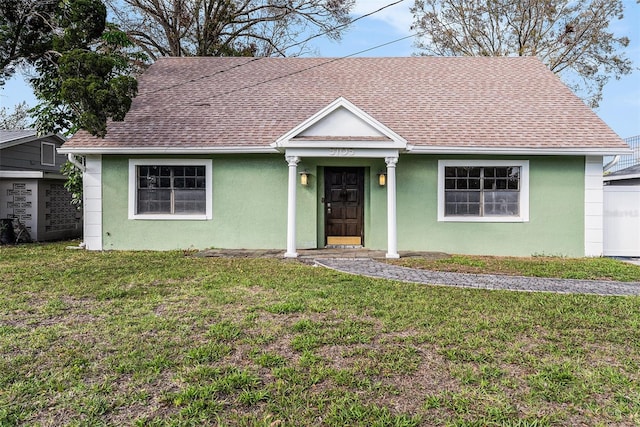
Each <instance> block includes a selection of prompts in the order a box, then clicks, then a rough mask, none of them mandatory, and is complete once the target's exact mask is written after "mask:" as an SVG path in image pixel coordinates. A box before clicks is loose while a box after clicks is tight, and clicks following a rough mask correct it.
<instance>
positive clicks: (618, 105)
mask: <svg viewBox="0 0 640 427" xmlns="http://www.w3.org/2000/svg"><path fill="white" fill-rule="evenodd" d="M389 3H392V0H357V1H356V5H355V7H354V10H353V13H352V16H354V17H357V16H361V15H364V14H367V13H370V12H373V11H375V10H377V9H379V8H381V7H383V6H385V5H387V4H389ZM623 3H624V5H625V16H624V19H623V20H621V21H615V22H613V23H612V25H611V29H612V30H613V32H614V33H615V34H616V35H624V36H627V37H629V38H630V39H631V43H630V44H629V46H628V47H627V48H626V55H627V57H629V58H630V59H631V60H632V61H633V72H632V73H631V74H629V75H626V76H623V77H622V78H620V79H619V80H614V79H612V80H610V81H609V82H608V83H607V85H606V86H605V88H604V96H603V100H602V101H601V102H600V106H599V107H598V108H597V109H596V110H595V112H596V114H598V116H600V118H601V119H602V120H603V121H604V122H605V123H607V124H608V125H609V127H611V128H612V129H613V130H614V131H615V132H616V133H617V134H618V135H619V136H620V137H622V138H627V137H631V136H636V135H640V4H638V3H636V0H623ZM412 4H413V0H404V1H403V2H402V3H399V4H397V5H395V6H392V7H389V8H387V9H385V10H383V11H381V12H379V13H376V14H374V15H372V16H369V17H366V18H363V19H361V20H359V21H357V22H355V23H354V24H353V25H352V26H351V27H350V28H349V29H348V31H347V32H346V33H345V34H344V36H343V37H342V39H341V40H340V41H333V40H327V39H325V40H322V39H316V40H317V41H316V40H314V42H313V43H314V47H315V51H314V53H313V55H314V56H324V57H343V56H349V55H354V54H357V56H411V55H412V54H415V53H416V52H417V49H416V48H414V46H413V41H414V40H413V38H409V39H405V40H402V41H399V42H397V43H391V44H388V45H386V46H382V47H379V48H376V49H373V50H368V49H371V48H374V47H376V46H379V45H382V44H385V43H389V42H391V41H394V40H398V39H400V38H403V37H407V36H409V35H410V34H411V31H410V27H411V23H412V16H411V12H410V10H409V8H410V7H411V5H412ZM365 51H366V52H365ZM359 52H362V53H359ZM22 101H26V102H27V104H29V105H30V106H34V105H35V104H36V103H37V102H36V99H35V98H34V96H33V93H32V92H31V90H30V89H29V87H28V85H27V84H26V83H25V81H24V78H22V77H21V76H15V77H14V78H12V79H11V80H10V81H9V82H7V83H6V84H5V86H4V87H1V88H0V107H7V108H9V109H12V108H13V106H14V105H15V104H17V103H19V102H22Z"/></svg>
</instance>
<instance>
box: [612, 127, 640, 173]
mask: <svg viewBox="0 0 640 427" xmlns="http://www.w3.org/2000/svg"><path fill="white" fill-rule="evenodd" d="M624 142H626V143H627V144H628V145H629V147H630V148H631V149H632V150H633V153H632V154H626V155H624V156H620V160H619V161H618V163H616V164H615V165H614V166H613V167H612V168H611V169H608V170H607V172H615V171H619V170H622V169H626V168H628V167H631V166H635V165H637V164H639V163H640V135H636V136H631V137H629V138H625V139H624ZM612 159H613V157H606V158H605V159H604V163H605V164H607V163H608V162H610V161H611V160H612Z"/></svg>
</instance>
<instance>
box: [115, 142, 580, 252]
mask: <svg viewBox="0 0 640 427" xmlns="http://www.w3.org/2000/svg"><path fill="white" fill-rule="evenodd" d="M145 158H149V157H148V156H147V157H145ZM165 158H166V157H165ZM185 158H186V157H185ZM188 158H198V157H197V156H195V157H194V156H190V157H188ZM200 158H205V157H200ZM206 158H211V159H212V162H213V166H212V171H213V177H212V178H213V218H212V219H211V220H201V221H200V220H198V221H188V220H179V221H177V220H139V219H137V220H129V219H128V157H125V156H103V165H102V179H103V188H102V191H103V207H102V208H103V230H102V234H103V247H104V249H161V250H166V249H178V248H181V249H187V248H195V249H203V248H229V249H232V248H248V249H282V250H284V248H285V246H286V233H287V177H288V167H287V163H286V161H285V159H284V156H283V155H279V154H278V155H251V156H248V155H242V156H241V155H217V156H211V157H206ZM461 158H466V159H486V160H502V159H505V160H506V159H511V160H519V159H522V158H518V157H500V156H493V157H490V158H489V157H483V158H480V157H472V156H466V157H460V156H455V157H454V156H429V155H401V156H400V159H399V161H398V165H397V183H398V185H397V190H398V194H397V206H398V216H397V217H398V222H397V225H398V249H399V250H400V251H411V250H421V251H443V252H448V253H464V254H486V255H521V256H527V255H534V254H548V255H566V256H583V255H584V167H585V166H584V157H566V156H562V157H551V156H549V157H546V156H541V157H532V158H526V160H529V180H530V214H529V221H528V222H524V223H481V222H438V219H437V172H438V160H441V159H442V160H444V159H461ZM328 166H354V167H362V168H364V171H365V195H364V203H365V206H364V235H365V246H366V247H367V248H371V249H381V250H385V249H386V248H387V194H386V188H385V187H380V186H379V185H378V183H377V174H378V172H379V171H382V170H384V169H385V163H384V160H383V159H358V158H348V159H327V158H303V159H302V161H301V162H300V164H299V165H298V171H301V170H306V171H308V172H309V173H310V174H311V178H310V182H309V185H308V186H306V187H303V186H301V185H300V183H299V180H297V187H296V188H297V206H296V207H297V221H296V223H297V226H296V237H297V239H296V240H297V248H299V249H301V248H316V247H322V246H323V245H324V205H323V203H322V198H323V196H324V182H323V179H324V167H328Z"/></svg>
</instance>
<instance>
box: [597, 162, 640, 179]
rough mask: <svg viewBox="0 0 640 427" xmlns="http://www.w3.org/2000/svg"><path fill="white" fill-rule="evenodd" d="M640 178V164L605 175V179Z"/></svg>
mask: <svg viewBox="0 0 640 427" xmlns="http://www.w3.org/2000/svg"><path fill="white" fill-rule="evenodd" d="M635 178H640V165H633V166H629V167H628V168H624V169H620V170H617V171H615V172H612V173H610V174H607V175H605V176H604V180H605V181H618V180H623V179H635Z"/></svg>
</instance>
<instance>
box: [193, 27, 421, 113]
mask: <svg viewBox="0 0 640 427" xmlns="http://www.w3.org/2000/svg"><path fill="white" fill-rule="evenodd" d="M421 34H422V33H414V34H410V35H408V36H405V37H401V38H399V39H395V40H392V41H390V42H386V43H382V44H379V45H376V46H374V47H370V48H367V49H364V50H361V51H359V52H355V53H352V54H349V55H346V56H341V57H338V58H330V59H328V60H327V61H325V62H322V63H320V64H315V65H312V66H310V67H307V68H303V69H301V70H297V71H292V72H290V73H287V74H283V75H281V76H277V77H272V78H270V79H266V80H262V81H260V82H257V83H253V84H250V85H246V86H242V87H239V88H235V89H231V90H228V91H226V92H222V93H218V94H215V95H211V96H208V97H206V98H201V99H200V100H197V101H194V102H193V103H194V104H198V103H202V102H204V101H205V100H208V99H213V98H219V97H222V96H226V95H230V94H232V93H236V92H240V91H243V90H246V89H252V88H255V87H258V86H262V85H264V84H267V83H271V82H273V81H276V80H280V79H285V78H287V77H291V76H294V75H296V74H301V73H304V72H306V71H309V70H313V69H314V68H319V67H323V66H325V65H328V64H331V63H333V62H337V61H340V60H343V59H346V58H351V57H352V56H356V55H360V54H362V53H365V52H369V51H371V50H375V49H379V48H381V47H384V46H388V45H390V44H394V43H398V42H401V41H403V40H407V39H410V38H412V37H416V36H419V35H421ZM242 65H244V64H242Z"/></svg>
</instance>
